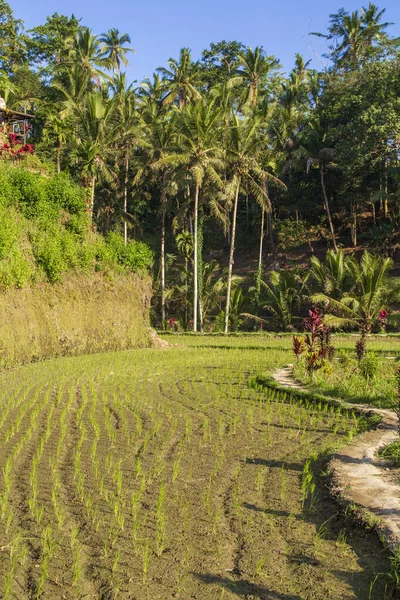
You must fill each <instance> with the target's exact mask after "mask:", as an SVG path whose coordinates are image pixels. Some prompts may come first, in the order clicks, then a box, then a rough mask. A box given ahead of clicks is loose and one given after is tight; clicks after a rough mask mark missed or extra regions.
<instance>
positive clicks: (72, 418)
mask: <svg viewBox="0 0 400 600" xmlns="http://www.w3.org/2000/svg"><path fill="white" fill-rule="evenodd" d="M166 339H167V340H168V342H169V343H170V344H172V345H171V347H169V348H160V349H141V350H132V351H125V352H119V353H109V354H97V355H87V356H80V357H72V358H59V359H55V360H51V361H47V362H42V363H36V364H31V365H27V366H21V367H18V368H15V369H13V370H9V371H3V372H1V373H0V468H1V471H0V597H1V598H4V599H8V598H13V599H14V598H17V599H37V598H43V599H47V598H48V599H52V598H60V599H61V598H66V599H78V598H79V599H80V598H82V599H83V598H87V599H94V598H99V599H114V598H121V599H126V600H128V599H131V600H157V599H160V600H167V599H171V598H180V599H181V600H188V599H198V600H219V599H224V600H231V599H232V600H234V599H237V598H243V599H247V600H261V599H263V600H314V599H315V600H326V599H328V598H329V599H335V600H343V599H346V600H350V599H355V598H359V599H362V600H367V599H376V600H383V599H384V598H396V597H398V596H397V595H396V592H395V591H394V590H393V587H392V583H393V582H392V579H391V577H390V576H389V575H388V574H387V573H388V571H389V568H390V565H389V557H388V556H387V554H386V553H385V551H384V550H383V548H382V546H381V545H380V543H379V541H378V539H377V537H376V535H375V534H374V533H373V532H366V531H365V530H364V529H362V528H358V527H356V526H354V525H353V524H352V523H351V522H350V521H349V520H348V519H346V518H345V517H344V516H343V515H341V514H340V511H339V509H338V507H337V506H336V505H335V504H334V503H333V501H332V500H331V499H330V497H329V495H328V492H327V489H326V485H325V483H326V482H325V477H324V475H323V469H324V462H323V460H322V462H321V461H318V460H317V457H318V455H319V454H321V453H324V452H328V451H330V450H331V449H332V448H335V447H337V446H338V445H340V444H343V443H345V442H346V441H349V440H351V439H352V438H353V437H354V436H355V435H356V434H357V431H359V430H361V429H362V428H363V427H365V423H364V422H363V421H362V419H361V418H360V417H358V416H357V415H356V414H355V413H354V412H352V411H346V410H344V409H340V408H336V407H333V406H329V405H325V404H321V403H319V404H315V405H313V404H312V403H309V404H298V403H296V401H295V400H294V399H293V398H291V396H290V394H289V393H284V392H278V391H276V390H269V391H268V390H257V389H252V388H251V387H250V386H249V380H251V378H252V377H254V376H255V375H258V374H260V373H268V372H270V371H271V370H273V369H274V368H277V367H279V366H282V365H284V364H286V363H288V362H292V356H291V351H290V347H291V339H290V337H285V336H283V337H267V336H260V335H258V336H239V337H214V336H201V337H200V336H199V337H195V336H190V335H188V336H183V335H179V336H167V337H166ZM352 344H353V342H352V340H350V339H349V338H336V339H335V345H336V346H343V347H344V348H345V349H346V348H347V347H348V349H349V351H350V347H351V346H352ZM396 344H398V341H397V339H394V338H385V340H382V339H379V338H377V339H376V340H372V341H371V347H372V346H373V345H375V349H376V351H377V352H387V351H392V350H393V351H395V350H396ZM321 470H322V474H321V475H318V476H317V475H316V473H317V472H318V473H319V472H320V471H321Z"/></svg>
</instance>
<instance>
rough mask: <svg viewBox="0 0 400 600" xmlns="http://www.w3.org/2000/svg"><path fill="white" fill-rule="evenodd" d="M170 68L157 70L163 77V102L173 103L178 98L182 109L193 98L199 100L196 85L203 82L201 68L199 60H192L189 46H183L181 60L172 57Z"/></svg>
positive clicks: (169, 63)
mask: <svg viewBox="0 0 400 600" xmlns="http://www.w3.org/2000/svg"><path fill="white" fill-rule="evenodd" d="M168 65H169V69H166V68H165V67H159V68H158V69H157V72H158V73H160V74H161V75H162V77H163V80H162V81H163V87H164V97H163V100H162V102H163V104H164V105H166V104H172V103H173V102H175V101H176V100H177V102H178V107H179V109H180V110H182V108H183V107H184V106H185V105H186V104H187V103H188V102H191V101H193V100H199V99H200V97H201V94H200V92H199V91H198V90H197V88H196V86H197V85H199V84H200V83H201V77H202V74H201V70H200V65H199V63H198V62H195V63H194V62H192V56H191V52H190V50H189V48H182V49H181V52H180V55H179V60H175V59H173V58H170V59H169V60H168Z"/></svg>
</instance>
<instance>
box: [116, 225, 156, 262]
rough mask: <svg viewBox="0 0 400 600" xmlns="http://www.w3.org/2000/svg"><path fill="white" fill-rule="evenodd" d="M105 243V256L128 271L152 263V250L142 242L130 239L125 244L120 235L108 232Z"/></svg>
mask: <svg viewBox="0 0 400 600" xmlns="http://www.w3.org/2000/svg"><path fill="white" fill-rule="evenodd" d="M106 245H107V249H106V255H107V257H108V258H109V259H111V260H112V261H115V262H116V263H118V264H119V265H121V266H123V267H126V268H128V269H129V270H130V271H133V272H137V271H140V270H142V269H147V268H149V267H151V265H152V263H153V259H154V255H153V252H152V251H151V250H150V248H149V247H148V246H147V244H143V243H142V242H137V241H135V240H130V241H128V243H127V244H125V242H124V239H123V237H122V236H121V235H119V234H118V233H115V232H110V233H109V234H108V235H107V238H106Z"/></svg>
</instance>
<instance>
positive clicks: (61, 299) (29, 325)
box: [0, 274, 151, 367]
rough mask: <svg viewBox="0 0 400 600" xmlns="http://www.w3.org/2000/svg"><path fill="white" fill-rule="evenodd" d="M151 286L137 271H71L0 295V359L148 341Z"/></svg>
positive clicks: (7, 360)
mask: <svg viewBox="0 0 400 600" xmlns="http://www.w3.org/2000/svg"><path fill="white" fill-rule="evenodd" d="M150 297H151V287H150V282H149V281H148V280H143V279H140V278H139V277H137V276H133V275H127V276H123V275H120V276H117V275H115V276H113V277H112V279H106V278H105V277H104V276H103V275H101V274H92V275H76V274H75V275H70V276H69V277H67V278H66V279H65V280H64V281H63V283H59V284H58V283H57V284H48V283H43V284H40V285H38V286H36V287H27V288H24V289H22V290H9V291H8V292H6V293H5V294H2V295H1V296H0V321H1V323H2V332H1V334H2V335H1V341H0V348H1V357H0V365H1V366H3V367H8V366H12V365H14V364H16V363H25V362H30V361H35V360H40V359H43V358H49V357H53V356H60V355H67V354H68V355H69V354H82V353H92V352H101V351H105V350H115V349H121V350H123V349H127V348H133V347H139V346H148V345H150V339H149V334H148V327H149V318H148V313H149V305H150Z"/></svg>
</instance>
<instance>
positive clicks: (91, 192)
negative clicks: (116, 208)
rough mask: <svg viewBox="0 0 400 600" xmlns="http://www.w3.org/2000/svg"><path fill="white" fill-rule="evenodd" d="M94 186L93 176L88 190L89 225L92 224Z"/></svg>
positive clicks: (94, 179)
mask: <svg viewBox="0 0 400 600" xmlns="http://www.w3.org/2000/svg"><path fill="white" fill-rule="evenodd" d="M95 185H96V178H95V177H94V176H93V177H92V181H91V190H90V208H89V217H90V225H92V223H93V208H94V189H95Z"/></svg>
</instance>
